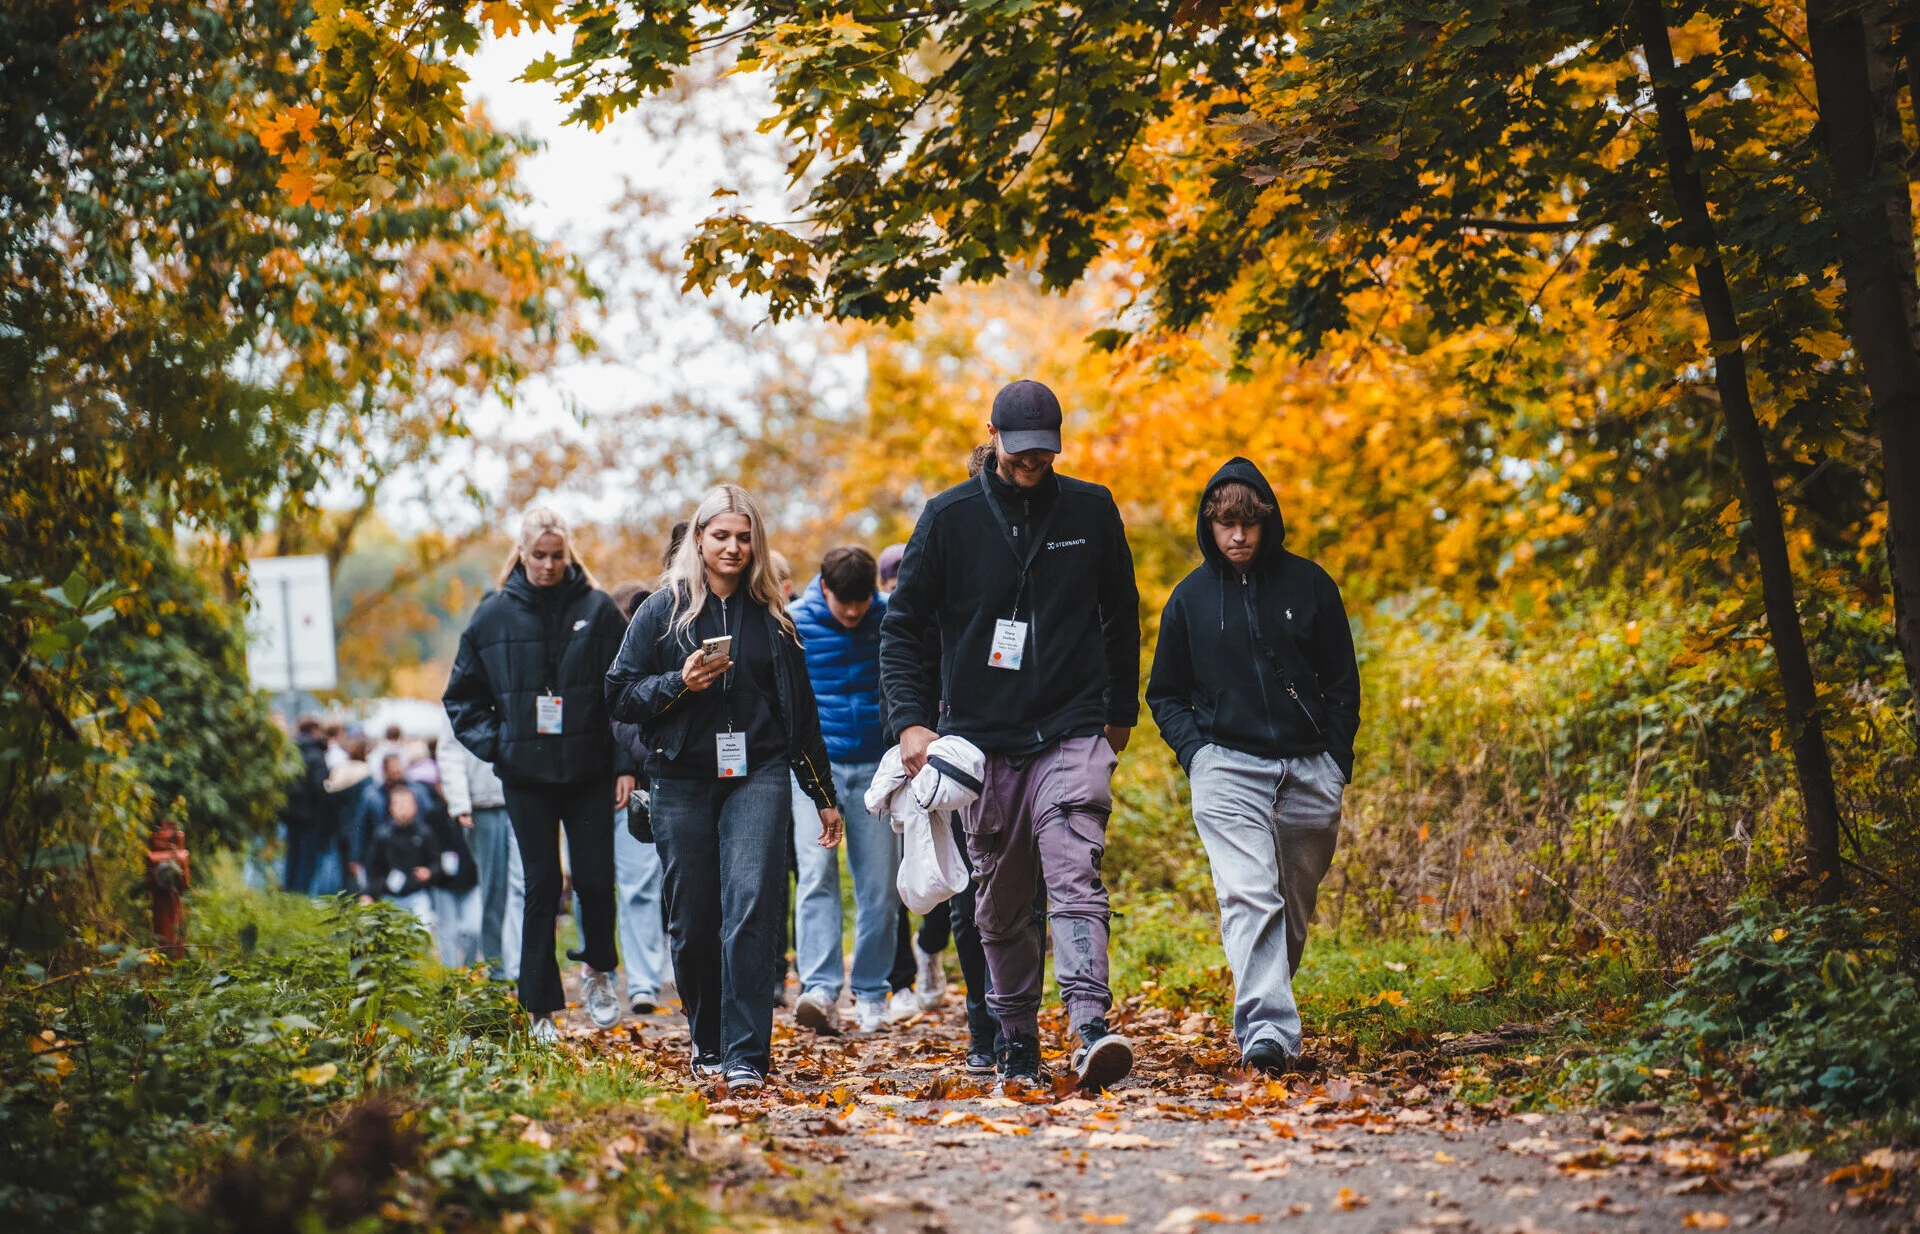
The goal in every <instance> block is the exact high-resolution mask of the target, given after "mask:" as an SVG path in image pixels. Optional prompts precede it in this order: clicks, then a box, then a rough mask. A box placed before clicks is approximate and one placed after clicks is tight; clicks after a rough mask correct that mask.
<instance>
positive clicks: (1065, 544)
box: [1047, 536, 1087, 552]
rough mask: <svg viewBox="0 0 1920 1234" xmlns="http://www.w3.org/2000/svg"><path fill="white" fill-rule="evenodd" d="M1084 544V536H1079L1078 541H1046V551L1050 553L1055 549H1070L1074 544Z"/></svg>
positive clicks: (1085, 540)
mask: <svg viewBox="0 0 1920 1234" xmlns="http://www.w3.org/2000/svg"><path fill="white" fill-rule="evenodd" d="M1086 542H1087V538H1086V537H1085V536H1081V537H1080V538H1079V539H1078V540H1048V541H1047V549H1048V551H1049V552H1051V551H1052V550H1053V549H1056V548H1072V547H1073V546H1074V545H1076V544H1085V543H1086Z"/></svg>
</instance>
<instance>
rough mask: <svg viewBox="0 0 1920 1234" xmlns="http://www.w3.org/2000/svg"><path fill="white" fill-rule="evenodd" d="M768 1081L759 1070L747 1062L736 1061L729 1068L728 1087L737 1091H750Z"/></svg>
mask: <svg viewBox="0 0 1920 1234" xmlns="http://www.w3.org/2000/svg"><path fill="white" fill-rule="evenodd" d="M764 1083H766V1079H765V1077H763V1076H762V1075H761V1074H760V1072H759V1071H757V1070H756V1069H754V1068H753V1067H751V1066H749V1065H748V1064H746V1063H735V1064H734V1065H733V1066H731V1067H729V1068H727V1087H728V1088H730V1089H732V1090H733V1091H734V1092H736V1093H750V1092H754V1091H755V1090H757V1089H758V1088H759V1087H760V1086H761V1085H762V1084H764Z"/></svg>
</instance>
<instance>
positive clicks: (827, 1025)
mask: <svg viewBox="0 0 1920 1234" xmlns="http://www.w3.org/2000/svg"><path fill="white" fill-rule="evenodd" d="M793 1022H794V1023H796V1024H798V1025H799V1026H800V1027H801V1028H810V1029H812V1030H813V1031H814V1032H816V1033H825V1034H827V1035H828V1036H830V1037H833V1036H838V1035H839V1033H840V1012H839V1009H838V1008H836V1007H835V1006H834V1005H833V1000H832V999H831V998H828V997H827V992H826V991H825V990H808V991H807V992H806V993H805V994H802V995H801V996H800V998H799V1001H797V1002H795V1003H794V1004H793Z"/></svg>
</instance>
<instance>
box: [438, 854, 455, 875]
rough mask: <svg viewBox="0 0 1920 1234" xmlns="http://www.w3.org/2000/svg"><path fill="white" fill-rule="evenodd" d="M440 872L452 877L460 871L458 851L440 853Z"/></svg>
mask: <svg viewBox="0 0 1920 1234" xmlns="http://www.w3.org/2000/svg"><path fill="white" fill-rule="evenodd" d="M440 872H441V873H442V874H444V875H446V876H447V877H448V878H452V877H453V876H454V875H456V874H458V873H459V872H460V854H459V853H441V854H440Z"/></svg>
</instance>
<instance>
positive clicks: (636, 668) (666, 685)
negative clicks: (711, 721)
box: [603, 587, 840, 809]
mask: <svg viewBox="0 0 1920 1234" xmlns="http://www.w3.org/2000/svg"><path fill="white" fill-rule="evenodd" d="M673 597H674V589H673V588H671V587H662V588H661V589H660V590H659V591H656V592H654V593H653V594H652V595H650V596H648V597H647V598H646V599H645V600H644V601H642V602H641V604H640V607H639V608H638V609H636V610H635V611H634V614H633V624H631V625H630V626H628V627H627V634H626V638H625V639H623V640H622V641H621V644H620V653H619V655H617V656H616V657H615V658H614V662H613V665H612V667H610V668H609V669H608V670H607V674H606V680H605V682H604V683H603V687H604V689H605V691H606V699H607V714H608V715H610V716H612V717H613V719H614V720H616V721H619V722H620V723H622V724H633V725H638V726H639V729H640V736H641V739H642V741H643V742H644V744H645V748H646V752H647V754H648V758H647V760H646V762H647V764H648V766H649V767H650V768H651V770H652V773H653V774H654V775H656V776H657V775H659V774H660V769H661V767H662V766H663V765H664V764H666V763H670V762H672V761H673V760H674V759H677V758H679V757H680V753H681V751H682V750H684V749H685V748H686V745H687V742H688V741H693V740H698V741H708V742H710V741H712V740H713V736H712V734H710V733H698V734H696V733H694V732H693V731H692V721H693V712H694V708H692V707H691V706H689V705H688V704H687V700H688V696H689V695H690V694H691V693H692V691H690V690H688V689H687V682H686V679H685V678H684V677H682V676H681V675H680V667H681V665H683V664H685V663H686V660H687V657H688V656H690V655H692V654H693V650H694V648H696V647H698V646H699V645H700V643H699V640H698V639H696V638H694V637H693V635H692V633H691V632H690V631H683V632H681V633H679V634H676V633H674V631H673V612H674V608H673ZM749 619H758V620H760V621H764V622H765V623H766V628H767V636H768V637H769V638H770V639H771V640H772V641H773V687H774V704H775V706H776V708H777V710H778V716H777V717H776V718H777V719H778V720H779V723H780V727H781V731H782V732H783V734H784V736H785V741H786V754H787V765H788V766H789V767H791V768H792V769H793V773H794V776H795V777H796V778H797V779H798V780H799V781H800V788H801V791H803V792H804V793H806V795H807V796H808V797H809V798H811V799H812V801H813V804H814V805H816V806H819V807H820V808H821V809H827V808H829V807H833V808H838V806H839V804H840V803H839V799H838V798H837V797H836V796H835V794H834V791H833V773H832V771H831V764H829V763H828V761H827V743H826V741H825V739H823V738H822V737H821V735H820V711H819V707H818V705H817V704H816V703H815V702H814V698H813V683H812V682H811V681H810V680H808V678H807V663H806V658H805V657H804V656H803V655H802V653H801V651H800V644H799V642H798V641H797V640H796V639H795V638H794V636H793V635H792V634H789V633H788V632H787V630H786V628H785V627H784V626H782V625H781V624H780V621H779V619H778V618H777V617H775V616H774V615H773V613H772V612H770V611H769V610H768V609H767V608H765V607H764V606H762V605H759V604H755V605H753V606H752V607H751V609H750V610H749ZM708 688H709V689H715V688H717V687H712V686H710V687H708Z"/></svg>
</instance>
